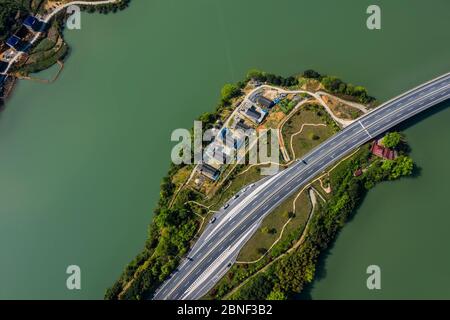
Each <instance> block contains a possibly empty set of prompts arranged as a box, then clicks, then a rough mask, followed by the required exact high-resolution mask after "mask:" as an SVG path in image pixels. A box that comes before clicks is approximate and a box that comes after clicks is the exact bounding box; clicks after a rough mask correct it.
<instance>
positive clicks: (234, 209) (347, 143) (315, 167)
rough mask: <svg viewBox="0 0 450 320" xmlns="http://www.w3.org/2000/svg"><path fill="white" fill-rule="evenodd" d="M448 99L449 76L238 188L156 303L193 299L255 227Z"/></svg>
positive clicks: (218, 274)
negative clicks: (366, 147)
mask: <svg viewBox="0 0 450 320" xmlns="http://www.w3.org/2000/svg"><path fill="white" fill-rule="evenodd" d="M449 97H450V73H447V74H445V75H443V76H440V77H438V78H436V79H434V80H431V81H429V82H427V83H425V84H423V85H420V86H418V87H416V88H414V89H412V90H410V91H408V92H406V93H404V94H402V95H400V96H398V97H396V98H394V99H392V100H390V101H388V102H386V103H384V104H383V105H381V106H379V107H378V108H376V109H374V110H372V111H371V112H369V113H367V114H366V115H364V116H362V117H360V118H359V119H358V120H356V121H355V122H353V123H352V124H351V125H349V126H347V127H346V128H344V129H343V130H342V131H340V132H339V133H337V134H335V135H334V136H333V137H331V138H330V139H328V140H327V141H325V142H324V143H322V144H321V145H319V146H318V147H316V148H315V149H314V150H312V151H311V152H309V153H308V154H307V155H305V156H304V157H303V158H302V159H301V160H298V161H296V162H295V163H294V164H293V165H291V166H290V167H289V168H287V169H285V170H283V171H281V172H279V173H278V174H276V175H274V176H271V177H266V178H264V179H262V180H261V181H259V182H258V183H256V184H254V185H252V186H248V187H246V188H244V189H243V190H241V191H240V192H239V193H238V194H237V197H236V196H235V197H234V198H233V199H232V200H230V202H229V206H228V207H227V208H226V209H223V208H222V210H221V211H220V212H219V213H218V214H217V216H216V219H217V220H216V221H215V223H214V224H209V225H208V227H207V228H206V229H205V231H204V232H203V233H202V235H201V236H200V238H199V239H198V240H197V242H196V243H195V245H194V246H193V248H192V249H191V251H190V252H189V254H188V257H187V258H186V259H185V260H184V261H183V262H182V263H181V264H180V266H179V267H178V269H177V270H176V271H175V272H174V273H173V274H172V275H171V277H170V278H169V279H168V280H167V281H166V282H165V283H164V284H163V285H162V286H161V287H160V288H159V289H158V290H157V291H156V293H155V295H154V297H153V299H155V300H166V299H167V300H181V299H183V300H184V299H187V300H195V299H199V298H201V297H202V296H203V295H205V294H206V293H207V292H208V291H209V290H210V289H211V288H212V287H213V286H214V284H216V283H217V282H218V281H219V280H220V278H221V277H222V276H223V275H224V274H225V273H226V272H227V270H228V269H229V267H230V266H231V264H232V263H233V262H235V260H236V257H237V255H238V253H239V251H240V249H241V248H242V247H243V246H244V244H245V242H246V241H247V240H248V239H249V238H250V237H251V236H252V234H253V233H254V232H255V231H256V230H257V228H258V226H259V224H260V223H261V221H262V220H263V219H264V217H266V216H267V214H269V213H270V212H271V211H272V210H274V209H275V208H276V207H277V206H279V205H280V204H281V203H282V202H283V201H284V200H286V199H287V198H288V197H290V196H291V195H292V194H294V193H295V192H297V191H298V190H299V189H300V188H301V187H303V186H305V185H306V184H307V183H308V182H309V181H311V180H312V179H313V178H314V177H316V176H318V175H319V174H320V173H322V172H323V171H324V170H325V169H326V168H328V167H329V166H330V165H332V164H333V163H335V162H337V161H339V160H340V159H342V158H344V157H345V156H346V155H348V154H349V153H351V152H352V151H354V150H356V149H357V148H359V147H360V146H361V145H363V144H365V143H367V142H368V141H370V140H372V139H374V138H375V137H377V136H378V135H380V134H382V133H383V132H385V131H387V130H389V129H391V128H393V127H395V126H396V125H398V124H399V123H401V122H403V121H405V120H408V119H409V118H411V117H413V116H414V115H416V114H418V113H420V112H422V111H424V110H427V109H429V108H431V107H433V106H434V105H436V104H438V103H440V102H442V101H444V100H447V99H448V98H449Z"/></svg>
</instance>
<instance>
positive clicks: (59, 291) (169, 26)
mask: <svg viewBox="0 0 450 320" xmlns="http://www.w3.org/2000/svg"><path fill="white" fill-rule="evenodd" d="M372 2H373V1H366V0H353V1H350V0H341V1H339V3H338V2H337V1H333V0H329V1H314V2H313V1H306V0H301V1H300V0H296V1H293V0H289V1H288V0H281V1H269V0H258V1H256V0H254V1H241V0H228V1H224V0H220V1H219V0H192V1H183V0H135V1H133V2H132V5H131V7H130V8H129V9H128V10H127V11H124V12H120V13H118V14H115V15H107V16H103V15H87V14H84V15H83V17H82V18H83V20H82V30H79V31H66V38H67V41H68V42H69V44H70V45H71V46H72V49H73V50H72V53H71V55H70V57H69V58H68V60H67V63H66V66H65V69H64V71H63V73H62V74H61V77H60V78H59V79H58V81H57V82H56V83H54V84H52V85H44V84H39V83H36V82H20V83H19V85H18V87H17V88H16V90H15V92H14V95H13V96H12V98H11V99H10V100H9V101H8V104H7V108H6V109H5V110H4V111H3V112H2V113H1V114H0V154H1V156H0V177H1V179H0V283H1V286H0V298H3V299H8V298H24V299H33V298H41V299H52V298H62V299H101V298H102V297H103V294H104V291H105V289H106V288H107V287H109V286H110V285H111V284H112V283H113V282H114V280H115V279H116V278H117V277H118V276H119V274H120V273H121V271H122V270H123V268H124V266H125V265H126V264H127V263H128V262H129V261H130V260H131V259H132V258H133V257H134V256H135V255H136V254H137V253H138V252H139V251H140V250H141V249H142V247H143V244H144V241H145V238H146V230H147V225H148V224H149V222H150V221H151V217H152V210H153V208H154V207H155V205H156V202H157V199H158V195H159V183H160V180H161V178H162V177H163V176H164V175H165V173H166V171H167V169H168V162H169V159H170V150H171V146H172V145H171V142H170V134H171V132H172V130H173V129H175V128H190V127H191V126H192V124H193V120H194V118H196V117H197V116H198V115H199V114H201V113H202V112H205V111H210V110H213V109H214V107H215V105H216V102H217V100H218V98H219V92H220V88H221V86H222V85H223V84H224V83H227V82H235V81H238V80H240V79H242V78H243V77H244V76H245V73H246V71H247V70H249V69H251V68H259V69H262V70H266V71H270V72H273V73H277V74H282V75H290V74H293V73H297V72H301V71H303V70H304V69H308V68H313V69H317V70H318V71H320V72H323V73H326V74H333V75H337V76H339V77H341V78H342V79H344V80H346V81H349V82H352V83H356V84H361V85H364V86H366V87H367V88H368V90H369V91H370V93H371V94H372V95H374V96H376V97H377V98H379V99H380V100H382V101H383V100H387V99H389V98H391V97H393V96H395V95H397V94H399V93H401V92H402V91H404V90H407V89H410V88H411V87H413V86H415V85H417V84H420V83H422V82H424V81H427V80H429V79H431V78H434V77H435V76H437V75H440V74H442V73H446V72H448V71H450V59H449V57H450V42H449V41H448V30H449V29H450V20H449V19H448V12H449V10H450V3H449V2H448V1H445V0H442V1H441V0H435V1H431V2H423V1H417V0H415V1H411V0H397V1H395V2H393V1H387V0H385V1H376V2H377V3H378V4H379V5H380V6H381V8H382V30H380V31H369V30H368V29H367V28H366V25H365V20H366V17H367V15H366V13H365V11H366V8H367V6H368V5H370V4H372ZM54 72H55V69H52V70H48V71H46V72H43V73H42V74H39V76H40V77H50V76H51V75H52V74H53V73H54ZM449 105H450V104H449V103H447V104H444V105H442V106H440V107H438V108H436V111H435V112H429V113H428V114H426V115H425V116H423V117H420V118H417V119H415V120H413V121H411V122H409V123H408V124H407V127H406V128H405V133H406V136H407V138H408V140H409V142H410V144H411V147H412V156H413V157H414V159H415V160H416V162H417V163H418V165H419V166H420V168H421V171H420V175H419V176H418V177H416V178H412V179H404V180H402V181H399V182H393V183H384V184H381V185H379V186H377V187H376V188H375V189H374V190H372V191H371V192H370V193H369V194H368V196H367V198H366V199H365V201H364V203H363V205H362V206H361V207H360V208H359V210H358V212H357V214H356V216H355V217H354V219H353V220H352V221H351V222H349V223H348V225H347V226H346V227H345V228H344V229H343V231H342V232H341V233H340V235H339V237H338V238H337V241H336V243H335V245H334V246H333V247H332V248H331V250H329V251H328V252H327V256H326V258H324V259H322V261H321V264H320V267H319V271H320V272H319V280H317V281H315V282H314V284H313V285H312V286H311V288H308V290H307V293H306V294H305V296H306V297H311V298H313V299H317V298H322V299H327V298H450V289H448V288H450V272H449V271H448V270H450V254H449V253H448V249H447V244H448V242H449V241H450V233H449V232H448V231H447V230H448V226H449V225H450V214H449V213H450V212H449V209H448V207H449V199H448V193H449V187H448V184H447V182H448V181H450V171H449V169H448V168H447V166H446V165H447V163H448V162H449V161H450V144H449V143H448V142H447V141H448V140H449V139H450V130H449V129H448V123H450V108H448V106H449ZM72 264H75V265H79V266H80V267H81V271H82V290H80V291H69V290H67V289H66V285H65V281H66V277H67V275H66V273H65V270H66V267H67V266H68V265H72ZM370 264H377V265H380V267H381V268H382V290H381V291H379V292H372V291H368V290H367V289H366V288H365V279H366V274H365V269H366V267H367V266H368V265H370Z"/></svg>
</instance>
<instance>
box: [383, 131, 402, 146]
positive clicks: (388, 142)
mask: <svg viewBox="0 0 450 320" xmlns="http://www.w3.org/2000/svg"><path fill="white" fill-rule="evenodd" d="M401 139H402V136H401V134H400V133H398V132H389V133H388V134H386V135H385V136H384V138H383V140H382V144H383V146H385V147H386V148H395V147H397V146H398V144H399V143H400V141H401Z"/></svg>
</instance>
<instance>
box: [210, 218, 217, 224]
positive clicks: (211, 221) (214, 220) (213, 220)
mask: <svg viewBox="0 0 450 320" xmlns="http://www.w3.org/2000/svg"><path fill="white" fill-rule="evenodd" d="M216 220H217V218H216V217H213V218H212V219H211V220H209V223H211V224H213V223H214V222H216Z"/></svg>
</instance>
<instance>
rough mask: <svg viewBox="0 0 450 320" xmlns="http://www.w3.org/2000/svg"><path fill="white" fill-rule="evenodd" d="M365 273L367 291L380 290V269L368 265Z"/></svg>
mask: <svg viewBox="0 0 450 320" xmlns="http://www.w3.org/2000/svg"><path fill="white" fill-rule="evenodd" d="M366 273H367V274H369V277H368V278H367V281H366V286H367V289H369V290H381V268H380V267H379V266H377V265H370V266H368V267H367V270H366Z"/></svg>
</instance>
